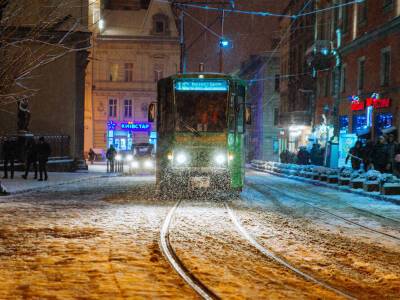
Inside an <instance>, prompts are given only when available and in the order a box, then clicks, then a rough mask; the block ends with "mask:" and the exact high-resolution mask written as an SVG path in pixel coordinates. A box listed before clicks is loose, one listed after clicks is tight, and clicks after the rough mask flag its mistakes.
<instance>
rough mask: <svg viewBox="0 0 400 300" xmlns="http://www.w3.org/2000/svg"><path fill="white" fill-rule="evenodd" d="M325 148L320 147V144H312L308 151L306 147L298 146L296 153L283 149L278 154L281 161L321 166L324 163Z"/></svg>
mask: <svg viewBox="0 0 400 300" xmlns="http://www.w3.org/2000/svg"><path fill="white" fill-rule="evenodd" d="M324 157H325V148H322V147H321V145H320V144H318V143H315V144H313V146H312V148H311V149H310V151H308V150H307V148H306V147H304V146H302V147H300V148H299V151H298V152H297V154H295V153H293V152H290V151H289V150H284V151H282V152H281V154H280V159H281V162H283V163H289V164H290V163H296V164H299V165H308V164H312V165H315V166H322V165H323V164H324Z"/></svg>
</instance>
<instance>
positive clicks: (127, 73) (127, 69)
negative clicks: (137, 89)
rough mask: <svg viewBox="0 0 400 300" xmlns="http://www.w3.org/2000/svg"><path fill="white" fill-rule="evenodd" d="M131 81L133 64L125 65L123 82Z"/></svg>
mask: <svg viewBox="0 0 400 300" xmlns="http://www.w3.org/2000/svg"><path fill="white" fill-rule="evenodd" d="M132 80H133V64H132V63H126V64H125V82H131V81H132Z"/></svg>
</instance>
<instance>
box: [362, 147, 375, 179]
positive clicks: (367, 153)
mask: <svg viewBox="0 0 400 300" xmlns="http://www.w3.org/2000/svg"><path fill="white" fill-rule="evenodd" d="M373 148H374V143H373V142H372V141H371V140H370V139H368V140H367V142H366V143H365V145H364V146H363V147H362V156H363V163H364V170H365V172H366V171H368V168H369V167H370V166H371V163H372V162H371V153H372V149H373Z"/></svg>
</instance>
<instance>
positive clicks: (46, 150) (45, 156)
mask: <svg viewBox="0 0 400 300" xmlns="http://www.w3.org/2000/svg"><path fill="white" fill-rule="evenodd" d="M50 154H51V148H50V145H49V144H48V143H47V142H46V141H45V140H44V137H42V136H41V137H40V138H39V143H38V144H37V158H38V161H39V176H40V177H39V181H43V175H44V180H47V179H48V177H47V169H46V165H47V161H48V160H49V156H50Z"/></svg>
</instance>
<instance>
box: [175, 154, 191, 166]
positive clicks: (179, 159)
mask: <svg viewBox="0 0 400 300" xmlns="http://www.w3.org/2000/svg"><path fill="white" fill-rule="evenodd" d="M188 159H189V158H188V155H187V154H186V153H183V152H180V153H178V154H177V155H176V162H177V164H178V165H183V164H185V163H186V162H187V161H188Z"/></svg>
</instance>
